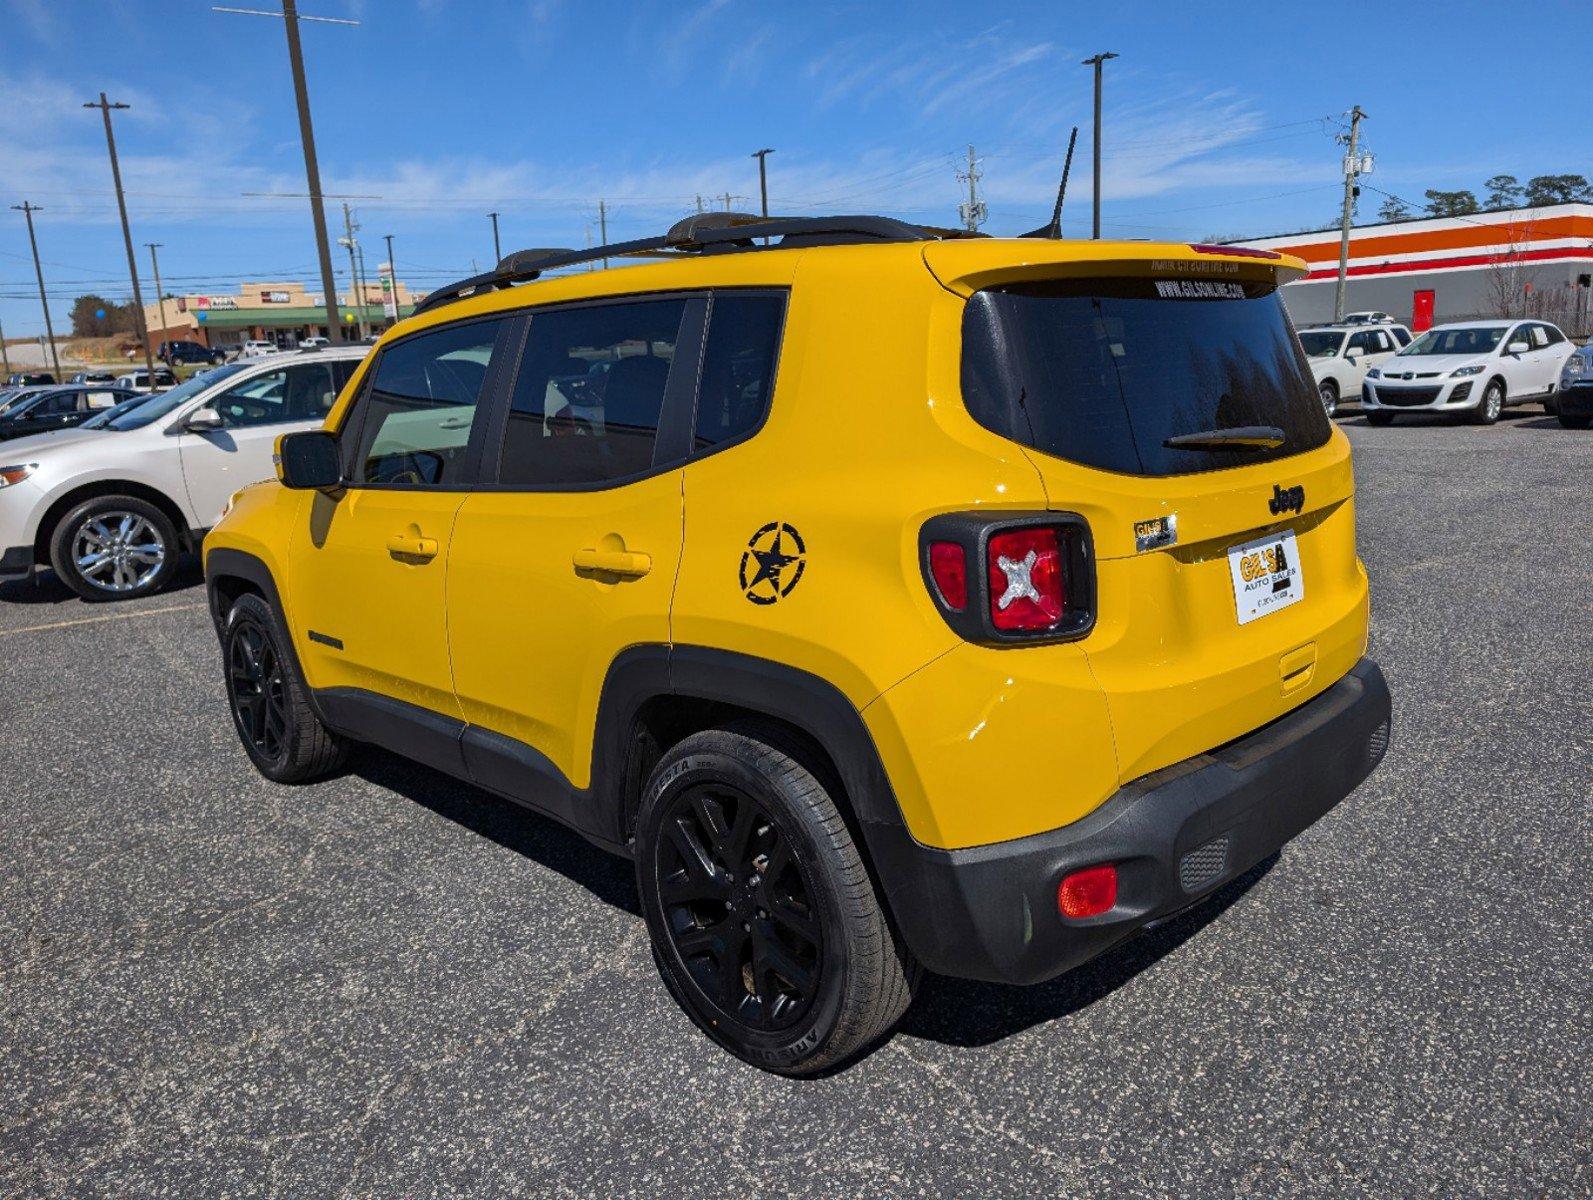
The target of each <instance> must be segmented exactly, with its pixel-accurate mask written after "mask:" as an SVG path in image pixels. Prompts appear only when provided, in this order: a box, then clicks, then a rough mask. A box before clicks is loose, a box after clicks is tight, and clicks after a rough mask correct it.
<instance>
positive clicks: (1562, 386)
mask: <svg viewBox="0 0 1593 1200" xmlns="http://www.w3.org/2000/svg"><path fill="white" fill-rule="evenodd" d="M1548 408H1549V411H1551V412H1552V413H1554V415H1555V416H1556V417H1558V418H1559V419H1560V424H1561V425H1563V426H1565V427H1566V428H1567V429H1588V428H1593V345H1590V346H1582V347H1580V348H1578V349H1577V350H1575V351H1574V352H1572V354H1571V355H1570V357H1568V358H1567V359H1566V360H1565V365H1564V366H1563V367H1561V368H1560V381H1559V388H1558V390H1557V391H1556V392H1555V394H1554V398H1553V400H1552V401H1551V402H1550V403H1549V405H1548Z"/></svg>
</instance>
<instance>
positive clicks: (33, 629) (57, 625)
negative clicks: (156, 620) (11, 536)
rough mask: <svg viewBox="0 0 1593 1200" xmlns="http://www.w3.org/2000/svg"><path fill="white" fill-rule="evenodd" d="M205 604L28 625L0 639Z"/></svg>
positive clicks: (1, 633) (4, 631) (186, 609)
mask: <svg viewBox="0 0 1593 1200" xmlns="http://www.w3.org/2000/svg"><path fill="white" fill-rule="evenodd" d="M204 607H205V606H204V605H203V604H168V605H166V607H164V608H145V609H140V610H139V611H138V612H130V613H111V614H110V615H108V616H104V617H79V618H77V619H76V620H74V621H51V622H50V623H49V624H48V625H27V626H24V627H23V628H21V629H0V638H8V637H16V636H18V635H19V634H23V633H43V632H45V631H46V630H49V629H66V628H69V627H70V626H73V625H98V624H100V623H101V622H103V621H131V620H132V619H133V618H135V617H154V616H159V615H160V614H161V613H172V612H190V611H192V610H194V609H198V608H204Z"/></svg>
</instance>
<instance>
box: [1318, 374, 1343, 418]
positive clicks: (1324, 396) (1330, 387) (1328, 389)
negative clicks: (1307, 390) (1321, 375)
mask: <svg viewBox="0 0 1593 1200" xmlns="http://www.w3.org/2000/svg"><path fill="white" fill-rule="evenodd" d="M1316 394H1317V396H1318V398H1320V399H1321V401H1322V411H1323V412H1325V413H1327V415H1328V418H1329V420H1331V419H1332V418H1333V416H1334V414H1335V413H1337V412H1338V411H1339V385H1338V384H1336V383H1334V382H1333V381H1332V380H1331V379H1324V380H1323V381H1322V382H1321V383H1319V384H1317V388H1316Z"/></svg>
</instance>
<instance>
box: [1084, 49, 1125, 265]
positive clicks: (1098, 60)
mask: <svg viewBox="0 0 1593 1200" xmlns="http://www.w3.org/2000/svg"><path fill="white" fill-rule="evenodd" d="M1116 57H1117V55H1116V54H1114V53H1112V52H1111V51H1107V52H1106V53H1104V54H1097V55H1096V56H1095V57H1094V58H1086V59H1085V60H1084V63H1083V65H1084V66H1086V67H1094V68H1095V221H1094V224H1093V227H1092V228H1093V230H1094V232H1093V233H1091V234H1090V236H1091V237H1093V238H1095V239H1096V240H1097V241H1099V240H1100V237H1101V66H1102V64H1103V63H1105V62H1106V61H1107V60H1109V59H1113V58H1116Z"/></svg>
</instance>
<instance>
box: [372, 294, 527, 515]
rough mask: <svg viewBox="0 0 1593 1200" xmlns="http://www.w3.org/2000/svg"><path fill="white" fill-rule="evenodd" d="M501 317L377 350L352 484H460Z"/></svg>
mask: <svg viewBox="0 0 1593 1200" xmlns="http://www.w3.org/2000/svg"><path fill="white" fill-rule="evenodd" d="M502 324H503V321H502V320H501V319H500V320H494V321H472V322H471V323H469V324H467V325H455V326H451V327H449V328H447V329H440V330H437V331H436V332H435V333H423V334H418V335H417V336H415V337H412V338H406V339H405V340H404V341H401V342H397V343H395V344H393V345H392V346H390V347H388V348H387V349H386V350H384V351H383V352H382V357H381V359H380V360H379V361H378V362H377V364H376V377H375V379H373V380H372V381H371V386H370V389H369V390H368V391H367V392H366V393H365V394H364V396H363V397H361V407H362V408H363V409H364V412H363V414H362V420H361V424H360V434H359V441H358V443H357V446H356V449H355V452H354V456H353V462H352V463H351V464H350V469H349V474H350V478H351V479H352V480H353V481H354V482H355V483H376V484H397V485H403V486H410V487H414V486H431V487H443V488H446V487H453V486H458V485H459V484H460V477H461V474H462V472H463V470H464V462H465V452H466V449H467V448H468V446H469V444H470V429H471V426H472V425H473V424H474V423H475V418H476V406H477V403H478V402H479V401H480V399H481V393H482V388H483V386H484V384H485V383H486V378H487V366H488V364H489V363H490V362H491V360H492V346H493V342H494V341H496V340H497V336H498V330H499V328H500V327H501V326H502Z"/></svg>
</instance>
